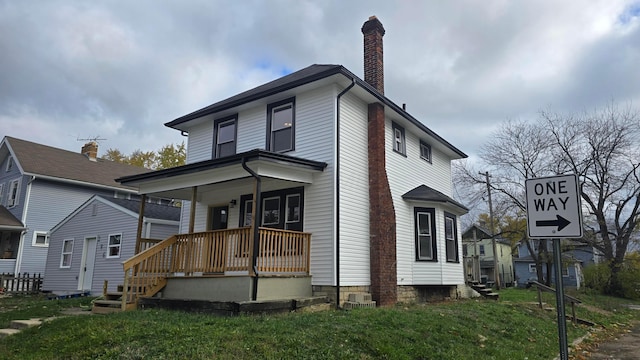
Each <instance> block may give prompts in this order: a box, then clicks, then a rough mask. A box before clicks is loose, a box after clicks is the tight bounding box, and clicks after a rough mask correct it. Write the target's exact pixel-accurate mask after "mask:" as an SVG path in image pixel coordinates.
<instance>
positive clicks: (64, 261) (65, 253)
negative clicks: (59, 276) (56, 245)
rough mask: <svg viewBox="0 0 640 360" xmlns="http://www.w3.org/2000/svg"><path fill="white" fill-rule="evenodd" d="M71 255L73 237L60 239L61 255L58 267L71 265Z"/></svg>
mask: <svg viewBox="0 0 640 360" xmlns="http://www.w3.org/2000/svg"><path fill="white" fill-rule="evenodd" d="M71 255H73V239H64V240H63V241H62V255H60V267H61V268H70V267H71Z"/></svg>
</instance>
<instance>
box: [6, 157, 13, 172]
mask: <svg viewBox="0 0 640 360" xmlns="http://www.w3.org/2000/svg"><path fill="white" fill-rule="evenodd" d="M11 169H13V158H12V157H11V156H9V159H8V160H7V172H9V171H11Z"/></svg>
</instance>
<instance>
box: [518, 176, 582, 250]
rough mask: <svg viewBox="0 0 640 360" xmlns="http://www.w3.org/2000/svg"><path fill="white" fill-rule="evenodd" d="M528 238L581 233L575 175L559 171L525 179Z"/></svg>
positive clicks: (572, 236) (578, 236)
mask: <svg viewBox="0 0 640 360" xmlns="http://www.w3.org/2000/svg"><path fill="white" fill-rule="evenodd" d="M525 189H526V197H527V229H528V231H529V237H530V238H580V237H582V211H581V206H580V191H579V189H578V177H577V176H576V175H574V174H572V175H559V176H552V177H544V178H534V179H527V180H526V181H525Z"/></svg>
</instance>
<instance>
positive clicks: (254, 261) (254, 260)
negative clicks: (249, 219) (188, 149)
mask: <svg viewBox="0 0 640 360" xmlns="http://www.w3.org/2000/svg"><path fill="white" fill-rule="evenodd" d="M242 168H243V169H245V170H246V171H247V172H248V173H249V174H251V176H253V177H254V178H255V179H256V196H255V199H253V211H254V212H255V215H256V216H254V217H253V251H252V255H251V268H252V269H253V274H254V275H253V287H252V289H251V300H252V301H256V300H257V299H258V266H257V265H258V252H259V251H260V227H259V226H258V225H259V224H260V222H259V220H258V219H259V218H260V203H261V202H262V199H261V196H260V192H261V191H262V179H261V178H260V175H258V174H257V173H256V172H255V171H253V170H251V168H249V167H248V166H247V158H246V157H243V158H242Z"/></svg>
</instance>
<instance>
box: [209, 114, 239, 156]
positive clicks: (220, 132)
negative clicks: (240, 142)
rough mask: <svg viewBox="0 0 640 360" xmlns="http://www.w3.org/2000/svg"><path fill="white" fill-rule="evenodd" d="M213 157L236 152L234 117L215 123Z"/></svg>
mask: <svg viewBox="0 0 640 360" xmlns="http://www.w3.org/2000/svg"><path fill="white" fill-rule="evenodd" d="M215 141H216V146H215V150H216V153H215V154H214V157H215V158H221V157H224V156H229V155H234V154H235V153H236V117H233V118H231V119H227V120H221V121H220V122H217V123H216V138H215Z"/></svg>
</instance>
